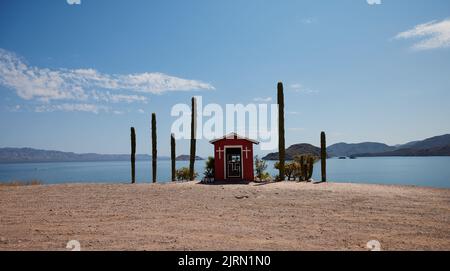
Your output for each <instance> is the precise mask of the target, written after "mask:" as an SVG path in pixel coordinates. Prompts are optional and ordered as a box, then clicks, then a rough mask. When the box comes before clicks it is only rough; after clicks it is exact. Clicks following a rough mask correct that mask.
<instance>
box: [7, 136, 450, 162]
mask: <svg viewBox="0 0 450 271" xmlns="http://www.w3.org/2000/svg"><path fill="white" fill-rule="evenodd" d="M327 153H328V156H329V157H333V156H337V157H340V156H346V157H350V156H352V157H374V156H450V134H446V135H441V136H435V137H431V138H427V139H425V140H419V141H412V142H408V143H406V144H402V145H396V146H388V145H386V144H383V143H377V142H364V143H357V144H348V143H337V144H333V145H331V146H328V147H327ZM298 154H312V155H315V156H320V148H318V147H316V146H313V145H311V144H295V145H292V146H290V147H289V148H287V149H286V160H292V159H293V158H294V156H295V155H298ZM263 159H264V160H278V152H274V153H269V154H268V155H266V156H265V157H263ZM129 160H130V155H129V154H97V153H73V152H62V151H48V150H38V149H32V148H0V163H26V162H85V161H86V162H91V161H129ZM136 160H138V161H139V160H151V156H150V155H147V154H138V155H136ZM158 160H170V157H167V156H158ZM177 160H178V161H186V160H189V155H180V156H178V157H177ZM196 160H203V158H201V157H199V156H197V157H196Z"/></svg>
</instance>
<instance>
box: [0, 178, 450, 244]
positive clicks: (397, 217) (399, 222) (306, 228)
mask: <svg viewBox="0 0 450 271" xmlns="http://www.w3.org/2000/svg"><path fill="white" fill-rule="evenodd" d="M0 206H1V208H0V250H67V249H66V244H67V242H68V241H69V240H78V241H79V242H80V244H81V250H367V248H366V245H367V242H368V241H370V240H373V239H375V240H378V241H379V242H380V244H381V249H382V250H450V189H430V188H416V187H400V186H382V185H362V184H337V183H326V184H312V183H288V182H283V183H270V184H255V183H252V184H248V185H204V184H198V183H196V182H188V183H171V184H137V185H130V184H62V185H37V186H22V187H0Z"/></svg>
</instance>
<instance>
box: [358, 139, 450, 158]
mask: <svg viewBox="0 0 450 271" xmlns="http://www.w3.org/2000/svg"><path fill="white" fill-rule="evenodd" d="M353 156H355V157H373V156H450V134H447V135H441V136H435V137H430V138H427V139H425V140H421V141H413V142H409V143H406V144H404V145H399V146H396V147H395V149H393V150H388V151H385V152H377V153H373V152H372V153H371V152H361V153H355V154H353Z"/></svg>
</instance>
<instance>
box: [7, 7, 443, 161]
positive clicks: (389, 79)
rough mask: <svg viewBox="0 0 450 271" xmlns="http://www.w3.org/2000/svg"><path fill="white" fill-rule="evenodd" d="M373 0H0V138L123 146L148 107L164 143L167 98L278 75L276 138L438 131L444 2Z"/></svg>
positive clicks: (165, 147) (249, 95)
mask: <svg viewBox="0 0 450 271" xmlns="http://www.w3.org/2000/svg"><path fill="white" fill-rule="evenodd" d="M75 2H76V1H75ZM374 2H377V1H374ZM378 3H380V4H372V5H369V4H368V2H367V0H341V1H325V0H323V1H317V0H314V1H294V0H292V1H261V0H253V1H251V0H249V1H237V0H231V1H230V0H227V1H207V0H196V1H181V0H180V1H169V0H165V1H147V0H145V1H144V0H142V1H139V0H135V1H107V0H95V1H93V0H81V3H80V4H72V5H69V4H68V3H67V0H58V1H56V0H51V1H50V0H48V1H22V0H14V1H6V0H3V1H1V2H0V48H1V49H0V56H1V58H0V60H1V61H0V65H1V66H0V68H1V69H0V93H1V97H0V112H1V113H0V127H1V133H0V147H6V146H10V147H25V146H27V147H34V148H43V149H57V150H63V151H74V152H98V153H128V152H129V127H130V126H134V127H136V130H137V139H138V140H137V144H138V147H137V149H138V152H139V153H150V146H151V144H150V114H151V113H152V112H156V113H157V118H158V137H159V141H158V144H159V154H160V155H168V154H169V153H170V150H169V146H170V145H169V135H170V127H171V124H172V122H173V121H174V120H175V118H174V117H171V116H170V110H171V107H172V106H173V105H174V104H176V103H189V102H190V97H192V96H193V95H201V96H202V97H203V102H204V103H210V102H214V103H218V104H221V105H225V104H227V103H243V104H248V103H254V102H255V101H257V100H269V99H268V98H272V102H275V101H276V84H277V82H278V81H282V82H283V83H284V84H285V96H286V141H287V145H290V144H293V143H299V142H307V143H312V144H314V145H318V144H319V133H320V131H322V130H324V131H326V132H327V138H328V143H330V144H331V143H336V142H341V141H345V142H362V141H378V142H385V143H388V144H399V143H405V142H408V141H411V140H416V139H422V138H426V137H430V136H434V135H439V134H445V133H449V132H450V121H449V120H448V117H449V116H450V106H448V103H449V101H450V76H449V74H450V21H449V18H450V2H449V1H448V0H395V1H394V0H383V1H378ZM269 103H270V102H269ZM188 150H189V142H188V140H182V141H180V142H178V150H177V151H178V153H188ZM198 152H199V154H200V155H203V156H206V155H210V154H212V147H211V146H210V144H208V142H207V141H205V140H201V141H200V142H199V144H198Z"/></svg>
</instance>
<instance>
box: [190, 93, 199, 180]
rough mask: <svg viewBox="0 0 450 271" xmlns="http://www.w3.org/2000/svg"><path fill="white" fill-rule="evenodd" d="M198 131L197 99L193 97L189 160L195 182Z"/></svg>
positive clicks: (191, 175) (191, 174) (191, 178)
mask: <svg viewBox="0 0 450 271" xmlns="http://www.w3.org/2000/svg"><path fill="white" fill-rule="evenodd" d="M196 131H197V99H196V98H195V97H192V113H191V154H190V155H191V156H190V159H189V179H190V180H191V181H193V180H194V178H195V174H194V163H195V145H196V139H195V137H196Z"/></svg>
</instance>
